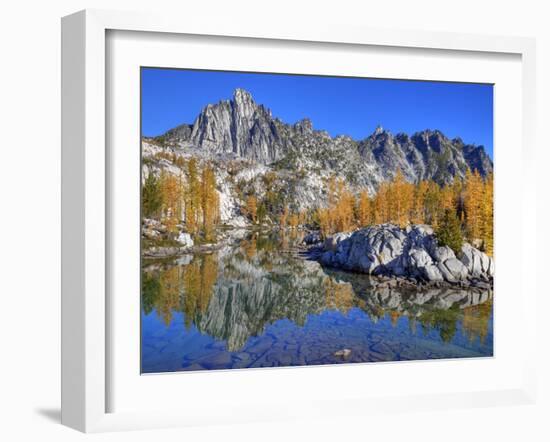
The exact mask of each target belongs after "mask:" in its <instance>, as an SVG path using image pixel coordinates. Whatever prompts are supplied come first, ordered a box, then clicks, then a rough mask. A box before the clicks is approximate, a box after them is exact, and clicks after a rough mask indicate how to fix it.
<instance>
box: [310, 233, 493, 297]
mask: <svg viewBox="0 0 550 442" xmlns="http://www.w3.org/2000/svg"><path fill="white" fill-rule="evenodd" d="M304 243H305V244H307V245H309V249H308V252H307V255H308V258H309V259H312V260H315V261H318V262H319V263H321V265H323V266H326V267H329V268H337V269H341V270H346V271H350V272H354V273H363V274H368V275H370V276H372V277H375V278H376V280H377V281H378V282H377V284H378V285H379V286H381V287H404V288H406V287H410V288H411V289H413V288H418V287H426V288H430V287H434V288H445V287H454V288H471V289H477V290H482V291H485V290H491V291H492V289H493V275H494V261H493V258H491V257H490V256H488V255H486V254H485V253H483V252H482V251H480V250H478V249H476V248H475V247H473V246H472V245H470V244H468V243H464V244H463V245H462V249H461V251H460V252H459V253H457V254H455V252H453V250H451V249H450V248H449V247H446V246H439V245H438V243H437V238H436V236H435V234H434V231H433V229H432V228H431V227H430V226H426V225H414V226H407V227H406V228H400V227H398V226H396V225H393V224H381V225H377V226H371V227H367V228H364V229H360V230H356V231H354V232H347V233H336V234H334V235H332V236H330V237H328V238H326V239H325V240H324V241H321V238H320V236H319V235H318V234H317V233H315V232H312V233H310V234H309V235H307V236H306V237H305V238H304Z"/></svg>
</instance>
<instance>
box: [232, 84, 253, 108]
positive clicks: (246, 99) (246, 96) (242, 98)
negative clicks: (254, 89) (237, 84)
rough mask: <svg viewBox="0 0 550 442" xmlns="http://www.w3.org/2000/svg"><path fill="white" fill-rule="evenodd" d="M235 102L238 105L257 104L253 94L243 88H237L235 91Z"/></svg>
mask: <svg viewBox="0 0 550 442" xmlns="http://www.w3.org/2000/svg"><path fill="white" fill-rule="evenodd" d="M233 101H234V102H235V103H237V104H255V102H254V98H252V94H251V93H250V92H248V91H247V90H245V89H241V88H237V89H235V90H234V91H233Z"/></svg>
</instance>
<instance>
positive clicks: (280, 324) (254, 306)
mask: <svg viewBox="0 0 550 442" xmlns="http://www.w3.org/2000/svg"><path fill="white" fill-rule="evenodd" d="M298 241H300V237H299V236H294V237H293V236H291V235H284V236H282V237H281V236H278V235H262V234H254V235H250V236H249V237H248V238H247V239H243V240H242V241H241V242H240V244H238V245H237V246H234V247H226V248H223V249H221V250H218V251H216V252H213V253H208V254H195V255H187V256H183V257H180V258H179V259H178V260H175V261H173V262H169V263H167V262H162V263H161V262H149V261H145V262H144V266H143V269H142V272H143V273H142V303H141V304H142V312H141V334H142V343H141V344H142V361H141V366H142V372H143V373H160V372H173V371H183V370H215V369H228V368H247V367H278V366H297V365H318V364H338V363H350V362H376V361H399V360H414V359H438V358H469V357H480V356H491V355H492V354H493V302H492V294H491V293H475V292H470V291H465V290H449V289H445V290H430V291H424V292H405V291H398V290H395V289H389V288H383V289H381V288H375V287H374V286H373V283H372V280H371V279H370V278H369V277H368V276H366V275H358V274H351V273H348V272H339V271H334V270H329V269H325V268H323V267H321V266H320V265H319V264H318V263H317V262H314V261H308V260H306V259H304V258H303V257H301V256H299V254H298V253H296V249H295V247H294V244H297V242H298ZM344 349H347V350H351V352H348V351H346V352H344V353H345V355H342V350H344ZM339 352H340V353H339ZM335 353H336V354H335Z"/></svg>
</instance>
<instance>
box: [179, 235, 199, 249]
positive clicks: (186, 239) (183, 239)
mask: <svg viewBox="0 0 550 442" xmlns="http://www.w3.org/2000/svg"><path fill="white" fill-rule="evenodd" d="M177 241H178V242H179V243H180V244H181V245H182V247H184V248H190V247H193V246H194V245H195V243H194V242H193V238H191V235H189V233H187V232H181V233H180V234H179V236H178V238H177Z"/></svg>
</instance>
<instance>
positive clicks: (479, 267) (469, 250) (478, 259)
mask: <svg viewBox="0 0 550 442" xmlns="http://www.w3.org/2000/svg"><path fill="white" fill-rule="evenodd" d="M460 261H461V262H462V264H464V266H465V267H466V268H467V269H468V274H469V275H471V276H474V277H479V276H485V277H491V278H492V277H493V259H492V258H491V257H489V256H487V255H486V254H485V253H483V252H482V251H480V250H478V249H476V248H475V247H473V246H471V245H470V244H468V243H464V244H463V245H462V254H461V257H460Z"/></svg>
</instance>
